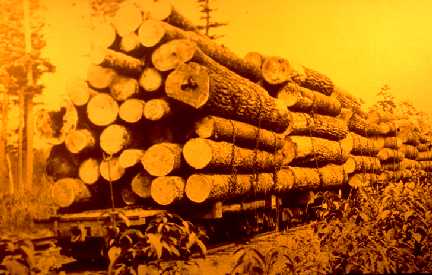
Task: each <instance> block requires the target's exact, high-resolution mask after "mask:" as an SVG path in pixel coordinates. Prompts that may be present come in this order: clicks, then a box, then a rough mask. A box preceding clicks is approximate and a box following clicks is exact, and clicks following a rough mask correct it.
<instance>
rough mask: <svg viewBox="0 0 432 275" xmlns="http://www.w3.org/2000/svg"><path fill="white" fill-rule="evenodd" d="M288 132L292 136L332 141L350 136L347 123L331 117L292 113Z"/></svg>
mask: <svg viewBox="0 0 432 275" xmlns="http://www.w3.org/2000/svg"><path fill="white" fill-rule="evenodd" d="M290 115H291V119H290V120H291V123H290V125H289V130H288V132H289V133H290V134H291V135H305V136H314V137H321V138H326V139H330V140H341V139H344V138H345V137H346V136H347V134H348V126H347V124H346V122H345V121H343V120H341V119H338V118H334V117H331V116H324V115H319V114H312V115H310V114H307V113H296V112H292V113H290Z"/></svg>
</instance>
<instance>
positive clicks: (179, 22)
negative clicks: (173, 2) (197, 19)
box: [164, 8, 199, 34]
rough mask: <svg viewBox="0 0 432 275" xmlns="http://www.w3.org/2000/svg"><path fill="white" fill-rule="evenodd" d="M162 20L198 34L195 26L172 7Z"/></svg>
mask: <svg viewBox="0 0 432 275" xmlns="http://www.w3.org/2000/svg"><path fill="white" fill-rule="evenodd" d="M164 21H165V22H167V23H168V24H170V25H172V26H175V27H177V28H179V29H182V30H185V31H193V32H196V33H198V34H199V30H198V29H197V27H196V26H195V25H194V24H193V23H192V22H191V21H190V20H189V19H187V18H186V17H184V16H183V15H182V14H180V13H179V12H178V11H177V10H176V9H174V8H172V10H171V13H170V15H169V16H168V18H166V19H165V20H164Z"/></svg>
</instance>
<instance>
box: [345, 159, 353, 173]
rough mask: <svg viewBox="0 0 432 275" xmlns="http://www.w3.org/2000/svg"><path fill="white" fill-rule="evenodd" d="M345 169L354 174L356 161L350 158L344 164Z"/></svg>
mask: <svg viewBox="0 0 432 275" xmlns="http://www.w3.org/2000/svg"><path fill="white" fill-rule="evenodd" d="M343 169H344V171H345V173H346V174H352V173H354V172H355V170H356V162H355V160H354V159H353V158H349V159H348V160H347V161H346V162H345V163H344V164H343Z"/></svg>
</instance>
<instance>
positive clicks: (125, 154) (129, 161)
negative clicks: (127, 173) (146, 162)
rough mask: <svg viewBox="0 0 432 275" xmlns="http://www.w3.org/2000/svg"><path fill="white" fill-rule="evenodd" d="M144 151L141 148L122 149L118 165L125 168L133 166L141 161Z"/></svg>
mask: <svg viewBox="0 0 432 275" xmlns="http://www.w3.org/2000/svg"><path fill="white" fill-rule="evenodd" d="M144 152H145V151H144V150H142V149H124V150H123V151H122V152H121V153H120V155H119V164H120V166H121V167H123V168H125V169H126V168H129V167H132V166H135V165H136V164H138V163H140V162H141V158H142V157H143V156H144Z"/></svg>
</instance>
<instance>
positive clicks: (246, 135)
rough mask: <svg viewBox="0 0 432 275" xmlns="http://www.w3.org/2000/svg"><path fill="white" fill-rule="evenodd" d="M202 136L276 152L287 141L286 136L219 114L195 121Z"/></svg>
mask: <svg viewBox="0 0 432 275" xmlns="http://www.w3.org/2000/svg"><path fill="white" fill-rule="evenodd" d="M195 133H196V135H197V136H199V137H200V138H209V139H213V140H216V141H228V142H233V143H234V142H235V144H236V145H240V146H245V147H249V148H255V147H256V146H258V149H261V150H266V151H269V152H275V151H276V150H279V149H281V148H282V146H283V145H284V143H285V140H284V136H283V135H282V134H278V133H275V132H272V131H269V130H265V129H260V128H258V127H256V126H253V125H251V124H247V123H244V122H240V121H236V120H231V119H226V118H222V117H217V116H206V117H204V118H202V119H200V120H199V121H198V122H196V123H195Z"/></svg>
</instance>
